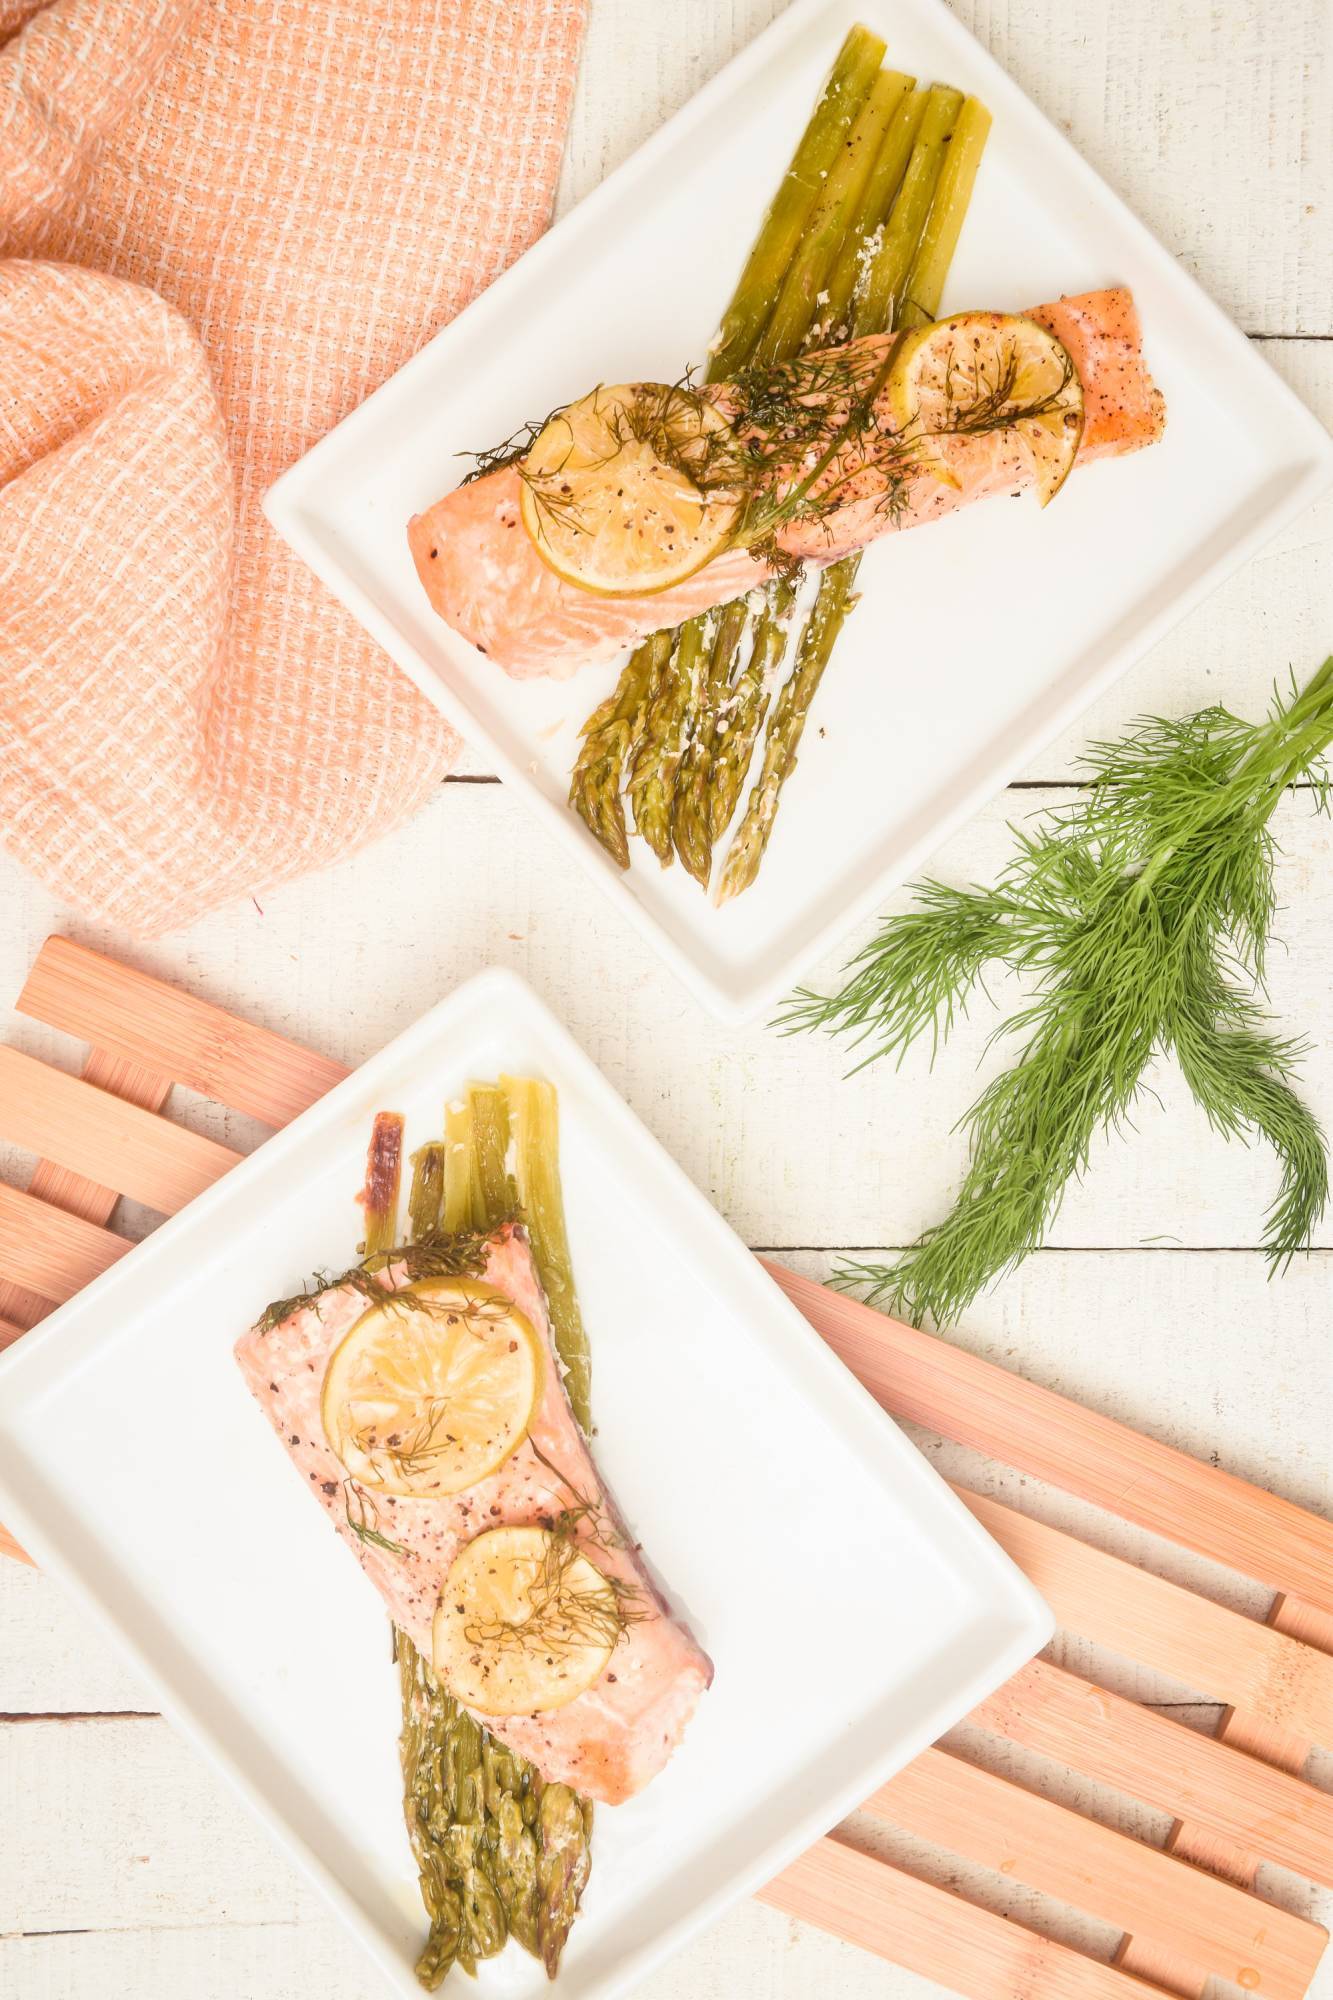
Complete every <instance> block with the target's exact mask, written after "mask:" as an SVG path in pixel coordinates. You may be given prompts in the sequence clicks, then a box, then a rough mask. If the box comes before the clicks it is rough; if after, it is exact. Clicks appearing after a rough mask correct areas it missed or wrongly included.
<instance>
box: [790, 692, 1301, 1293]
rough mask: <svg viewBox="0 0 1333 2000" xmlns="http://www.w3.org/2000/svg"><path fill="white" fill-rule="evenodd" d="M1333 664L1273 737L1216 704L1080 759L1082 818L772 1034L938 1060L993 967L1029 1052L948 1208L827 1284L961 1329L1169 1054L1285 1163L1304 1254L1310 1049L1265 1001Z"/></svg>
mask: <svg viewBox="0 0 1333 2000" xmlns="http://www.w3.org/2000/svg"><path fill="white" fill-rule="evenodd" d="M1330 740H1333V657H1330V658H1329V659H1327V660H1326V661H1325V662H1324V664H1323V666H1322V667H1321V668H1320V670H1319V672H1318V673H1317V674H1316V675H1315V676H1314V678H1313V680H1312V681H1311V682H1310V684H1309V686H1308V687H1306V688H1305V690H1304V691H1303V692H1297V690H1296V688H1295V686H1294V684H1293V687H1292V690H1291V694H1290V696H1289V697H1288V698H1287V699H1286V700H1285V701H1279V702H1277V703H1275V705H1274V708H1273V710H1272V713H1271V715H1270V717H1269V719H1268V720H1267V721H1265V722H1262V723H1250V722H1245V721H1242V720H1241V719H1240V718H1239V717H1237V716H1234V715H1232V714H1230V713H1229V712H1228V711H1227V710H1226V709H1223V708H1206V709H1203V710H1201V711H1200V712H1199V713H1198V714H1196V715H1192V716H1188V717H1186V718H1185V719H1184V720H1183V721H1166V720H1164V719H1162V718H1160V717H1147V718H1144V719H1142V720H1141V721H1139V722H1138V723H1137V724H1136V725H1135V726H1134V727H1133V728H1132V729H1131V730H1130V731H1129V732H1128V733H1127V734H1126V735H1125V736H1124V737H1122V738H1121V739H1119V740H1118V741H1115V742H1108V743H1097V744H1094V745H1093V746H1092V748H1091V749H1090V751H1089V752H1088V754H1087V757H1086V766H1087V774H1088V777H1089V778H1090V780H1091V783H1090V784H1089V785H1088V787H1087V789H1086V790H1085V791H1084V792H1083V793H1082V795H1081V796H1080V797H1079V798H1078V799H1076V800H1075V801H1074V803H1073V804H1071V805H1068V806H1065V807H1062V808H1058V809H1056V810H1054V811H1051V812H1048V813H1046V814H1044V815H1042V816H1040V819H1039V822H1038V823H1037V824H1036V825H1035V826H1033V827H1031V828H1028V829H1024V830H1020V829H1014V832H1015V838H1016V841H1017V849H1016V852H1015V853H1014V856H1013V858H1012V859H1011V860H1010V861H1009V863H1008V864H1007V866H1006V867H1005V868H1004V869H1003V871H1002V872H1001V874H1000V876H999V878H998V880H997V881H996V883H995V884H994V886H993V887H992V888H989V889H985V888H980V887H977V886H971V887H968V888H965V889H956V888H950V887H949V886H948V885H947V884H945V883H942V882H937V881H927V882H924V883H922V884H921V885H919V887H918V889H917V900H916V906H915V908H913V909H911V910H909V911H907V912H906V913H905V914H904V915H902V916H895V917H890V918H888V919H886V920H885V922H884V923H883V924H882V925H881V927H880V930H879V932H878V934H877V935H876V936H875V937H874V938H873V939H872V940H871V941H870V943H869V944H867V945H866V947H865V948H864V950H863V951H861V952H860V953H859V954H858V956H857V957H856V958H855V959H853V960H852V962H851V964H850V965H849V966H848V968H847V977H846V980H845V982H844V984H843V985H842V986H841V987H840V988H839V990H838V991H837V992H836V993H833V994H831V995H828V996H821V995H819V994H815V993H810V992H807V991H801V992H799V993H797V994H796V995H795V996H794V998H793V999H792V1000H791V1001H790V1002H789V1003H788V1005H787V1007H786V1008H785V1009H784V1011H783V1013H782V1014H781V1015H780V1016H779V1018H778V1020H777V1022H776V1023H775V1024H774V1025H775V1026H777V1027H779V1028H780V1029H782V1030H783V1031H784V1032H787V1033H792V1032H796V1031H798V1030H803V1029H812V1028H822V1029H826V1030H827V1031H828V1032H829V1033H831V1034H835V1035H846V1036H849V1037H850V1039H851V1041H852V1044H853V1046H860V1047H864V1048H865V1050H866V1053H865V1054H864V1056H863V1057H862V1058H861V1061H860V1062H859V1063H858V1064H857V1068H863V1067H864V1066H865V1065H866V1064H867V1063H871V1062H876V1061H878V1060H880V1059H881V1058H883V1057H886V1056H887V1057H892V1058H894V1059H895V1060H896V1061H898V1062H901V1061H902V1059H903V1057H904V1056H905V1055H906V1053H907V1051H908V1050H909V1049H910V1048H911V1047H912V1045H913V1043H915V1042H916V1041H918V1040H919V1039H921V1038H923V1037H924V1038H927V1039H928V1040H929V1043H930V1047H931V1056H932V1060H933V1058H934V1053H935V1051H936V1050H937V1049H938V1048H939V1047H940V1045H941V1044H942V1042H943V1041H944V1040H945V1039H946V1038H947V1037H948V1035H949V1033H950V1031H951V1030H952V1028H953V1026H954V1024H955V1022H956V1021H957V1020H958V1019H959V1017H960V1016H961V1015H962V1014H964V1013H965V1012H966V1011H967V1008H968V1005H969V1002H970V1001H971V1000H972V999H973V997H974V996H975V994H976V993H977V991H978V989H980V990H981V991H982V992H984V990H985V985H984V982H985V977H986V973H987V971H988V969H989V968H991V967H994V966H1004V967H1007V968H1008V969H1009V970H1011V971H1013V972H1016V973H1018V974H1019V975H1020V976H1022V977H1023V978H1024V979H1025V981H1026V983H1027V987H1028V991H1029V994H1030V998H1029V999H1028V1000H1027V1002H1026V1003H1025V1004H1023V1005H1021V1006H1020V1008H1019V1010H1018V1011H1017V1012H1016V1013H1015V1014H1013V1015H1012V1016H1011V1017H1010V1018H1009V1019H1008V1020H1007V1021H1005V1022H1003V1023H1002V1024H1001V1026H1000V1027H999V1028H997V1030H996V1035H995V1037H993V1038H992V1039H995V1038H997V1037H999V1036H1004V1037H1006V1038H1011V1039H1014V1040H1016V1041H1017V1042H1018V1049H1017V1053H1016V1056H1015V1059H1014V1061H1013V1062H1012V1063H1011V1064H1010V1066H1009V1068H1008V1069H1006V1070H1005V1071H1003V1072H1002V1073H1001V1074H1000V1075H999V1076H997V1077H996V1078H995V1079H994V1080H993V1081H992V1082H991V1083H989V1084H988V1085H987V1086H986V1088H985V1089H984V1090H983V1091H982V1093H981V1095H980V1097H979V1098H977V1100H976V1102H975V1103H974V1104H973V1105H972V1106H971V1108H970V1109H969V1110H968V1111H967V1112H966V1113H965V1114H964V1116H963V1118H962V1120H961V1121H960V1125H961V1128H962V1129H963V1130H965V1131H966V1132H967V1134H968V1137H969V1141H970V1147H969V1162H968V1167H967V1171H966V1173H965V1175H964V1178H963V1183H962V1186H961V1188H960V1189H959V1192H958V1195H957V1198H956V1200H955V1202H954V1206H953V1208H952V1209H951V1210H950V1212H949V1214H948V1215H947V1216H946V1217H945V1219H944V1220H943V1221H942V1222H940V1223H938V1224H936V1225H935V1226H934V1227H933V1228H931V1229H928V1230H927V1231H926V1232H925V1234H924V1235H923V1236H921V1237H920V1238H919V1240H918V1241H917V1242H916V1243H915V1244H913V1245H912V1246H911V1247H910V1248H909V1249H907V1250H906V1251H904V1252H903V1253H902V1254H901V1256H899V1258H898V1259H897V1261H896V1262H895V1263H893V1264H890V1265H874V1264H871V1265H850V1266H847V1267H844V1269H842V1270H841V1271H840V1272H839V1273H838V1274H837V1276H836V1278H835V1283H840V1284H842V1285H843V1286H844V1287H847V1288H851V1287H859V1288H865V1290H866V1295H867V1296H868V1297H869V1298H870V1299H871V1300H872V1302H873V1303H875V1304H877V1305H881V1306H883V1307H885V1308H886V1309H887V1310H891V1311H894V1312H896V1313H898V1314H900V1315H901V1316H902V1317H903V1318H905V1319H907V1320H910V1321H911V1322H912V1323H913V1324H914V1325H924V1324H926V1323H927V1322H933V1323H934V1324H935V1325H936V1326H945V1325H949V1324H951V1323H953V1322H954V1321H956V1320H957V1318H958V1316H959V1314H960V1313H961V1312H963V1311H964V1310H965V1308H966V1307H967V1306H968V1305H969V1304H970V1303H971V1301H972V1300H973V1299H974V1298H975V1297H976V1296H977V1294H978V1292H980V1291H981V1290H982V1288H983V1287H984V1286H985V1285H986V1284H988V1283H989V1282H990V1281H991V1280H992V1279H994V1278H997V1277H999V1276H1000V1275H1001V1274H1002V1273H1004V1272H1006V1271H1008V1270H1011V1269H1012V1268H1013V1266H1014V1265H1016V1264H1018V1263H1019V1262H1021V1260H1022V1259H1023V1258H1024V1257H1026V1256H1027V1255H1028V1254H1029V1252H1031V1251H1033V1250H1035V1249H1036V1248H1037V1247H1038V1246H1039V1244H1040V1243H1041V1241H1042V1239H1043V1237H1044V1236H1045V1234H1046V1232H1047V1230H1048V1229H1049V1228H1050V1225H1051V1223H1052V1222H1053V1221H1054V1219H1055V1217H1056V1215H1057V1214H1058V1213H1059V1209H1060V1204H1061V1202H1062V1200H1063V1198H1064V1193H1065V1189H1066V1188H1067V1187H1068V1185H1069V1183H1070V1181H1071V1180H1072V1179H1075V1178H1077V1177H1079V1176H1081V1175H1082V1174H1083V1172H1084V1171H1085V1169H1086V1167H1087V1165H1088V1158H1089V1153H1090V1149H1091V1146H1092V1143H1093V1141H1094V1139H1095V1138H1096V1137H1097V1136H1098V1134H1099V1133H1101V1132H1104V1131H1118V1130H1120V1129H1122V1128H1123V1126H1124V1124H1125V1121H1126V1118H1127V1116H1128V1114H1129V1112H1130V1109H1131V1107H1132V1106H1133V1104H1134V1101H1135V1099H1136V1097H1137V1096H1138V1094H1139V1091H1140V1090H1141V1088H1142V1087H1143V1078H1144V1074H1145V1071H1146V1070H1147V1067H1148V1064H1149V1062H1150V1061H1151V1059H1152V1058H1153V1056H1154V1055H1155V1054H1156V1053H1158V1052H1159V1051H1160V1052H1162V1053H1164V1054H1170V1055H1173V1056H1174V1057H1175V1059H1176V1061H1177V1062H1178V1063H1179V1064H1180V1067H1181V1070H1182V1072H1183V1074H1184V1076H1185V1080H1186V1082H1187V1083H1188V1084H1189V1086H1190V1089H1191V1090H1192V1091H1193V1093H1194V1096H1195V1099H1196V1100H1197V1102H1198V1103H1199V1104H1200V1105H1201V1107H1202V1108H1203V1110H1204V1112H1205V1114H1206V1115H1207V1117H1208V1120H1209V1122H1210V1123H1211V1124H1212V1126H1213V1127H1214V1129H1215V1130H1216V1131H1218V1132H1221V1133H1222V1134H1223V1135H1224V1136H1225V1137H1227V1138H1240V1139H1244V1140H1249V1139H1250V1138H1252V1137H1254V1136H1258V1137H1259V1138H1262V1139H1264V1140H1266V1141H1267V1143H1268V1144H1269V1145H1270V1146H1271V1147H1272V1149H1273V1151H1274V1153H1275V1154H1276V1155H1277V1160H1278V1165H1279V1169H1280V1180H1279V1186H1278V1191H1277V1194H1276V1196H1275V1198H1274V1200H1273V1203H1272V1205H1271V1207H1270V1209H1269V1211H1268V1215H1267V1218H1266V1226H1265V1233H1264V1249H1265V1252H1266V1254H1267V1256H1268V1260H1269V1267H1270V1271H1272V1272H1276V1271H1279V1270H1282V1269H1283V1268H1285V1266H1286V1265H1287V1264H1288V1263H1289V1261H1290V1259H1291V1258H1292V1256H1293V1255H1294V1254H1295V1253H1296V1251H1298V1250H1300V1249H1302V1248H1304V1247H1306V1246H1307V1245H1308V1243H1309V1240H1310V1236H1311V1234H1312V1232H1313V1230H1314V1228H1315V1226H1316V1224H1317V1223H1318V1221H1319V1218H1320V1216H1321V1215H1322V1214H1323V1212H1324V1208H1325V1204H1326V1202H1327V1199H1328V1158H1327V1148H1326V1143H1325V1138H1324V1134H1323V1132H1322V1130H1321V1128H1320V1126H1319V1124H1318V1122H1317V1120H1316V1119H1315V1118H1314V1116H1313V1114H1312V1113H1311V1112H1310V1110H1309V1108H1308V1107H1307V1106H1306V1105H1305V1104H1304V1103H1303V1102H1302V1100H1301V1099H1300V1098H1299V1097H1298V1096H1297V1095H1296V1092H1295V1090H1294V1089H1293V1087H1292V1085H1293V1079H1294V1077H1295V1074H1296V1071H1297V1069H1298V1067H1299V1064H1300V1061H1301V1057H1302V1056H1303V1054H1304V1053H1305V1044H1304V1043H1302V1042H1300V1041H1297V1040H1292V1039H1289V1038H1287V1037H1285V1036H1283V1035H1280V1034H1278V1033H1277V1032H1275V1030H1274V1028H1273V1024H1272V1020H1271V1016H1270V1015H1269V1014H1268V1012H1267V1010H1266V1008H1265V1006H1264V1004H1263V1001H1264V998H1265V955H1266V951H1267V946H1268V942H1269V937H1270V934H1271V931H1272V926H1273V918H1274V914H1275V904H1274V890H1273V864H1274V859H1275V856H1276V852H1277V849H1276V843H1275V841H1274V839H1273V834H1272V829H1271V825H1270V821H1271V818H1272V814H1273V810H1274V808H1275V806H1276V805H1277V802H1278V800H1279V798H1280V797H1281V796H1282V793H1283V790H1284V789H1285V787H1286V786H1288V785H1290V784H1293V783H1296V782H1297V781H1302V782H1305V783H1307V784H1309V785H1311V786H1312V788H1313V792H1314V800H1315V807H1316V810H1319V811H1325V810H1327V806H1328V787H1329V778H1328V775H1327V772H1326V770H1325V767H1324V765H1323V762H1322V756H1323V752H1324V751H1325V749H1326V747H1327V745H1328V743H1329V742H1330Z"/></svg>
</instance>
